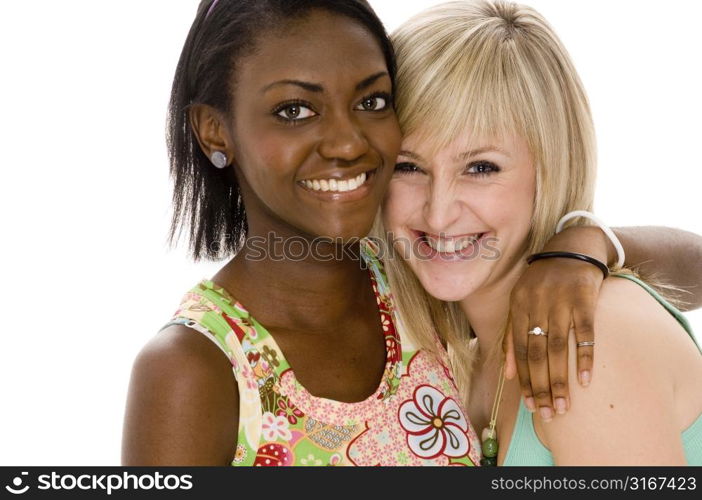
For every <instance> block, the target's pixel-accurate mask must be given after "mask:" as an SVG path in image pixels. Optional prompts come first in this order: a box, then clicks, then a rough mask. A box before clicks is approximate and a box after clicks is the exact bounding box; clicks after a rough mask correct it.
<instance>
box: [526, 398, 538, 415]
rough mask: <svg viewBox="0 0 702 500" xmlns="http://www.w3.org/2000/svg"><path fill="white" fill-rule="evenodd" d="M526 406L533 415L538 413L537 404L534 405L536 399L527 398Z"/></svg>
mask: <svg viewBox="0 0 702 500" xmlns="http://www.w3.org/2000/svg"><path fill="white" fill-rule="evenodd" d="M524 406H526V407H527V410H529V411H530V412H531V413H534V412H535V411H536V404H534V398H525V399H524Z"/></svg>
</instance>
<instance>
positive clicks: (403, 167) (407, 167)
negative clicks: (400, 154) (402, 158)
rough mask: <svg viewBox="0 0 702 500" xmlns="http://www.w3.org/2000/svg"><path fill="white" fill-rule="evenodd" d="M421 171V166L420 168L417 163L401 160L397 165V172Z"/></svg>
mask: <svg viewBox="0 0 702 500" xmlns="http://www.w3.org/2000/svg"><path fill="white" fill-rule="evenodd" d="M421 172H422V169H421V168H419V167H418V166H417V165H416V164H414V163H411V162H408V161H406V162H400V163H398V164H396V165H395V173H396V174H419V173H421Z"/></svg>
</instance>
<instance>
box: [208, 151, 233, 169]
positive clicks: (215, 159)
mask: <svg viewBox="0 0 702 500" xmlns="http://www.w3.org/2000/svg"><path fill="white" fill-rule="evenodd" d="M210 161H211V162H212V165H214V166H215V167H217V168H225V167H226V166H227V163H229V160H227V155H225V154H224V153H222V152H221V151H215V152H214V153H212V156H211V157H210Z"/></svg>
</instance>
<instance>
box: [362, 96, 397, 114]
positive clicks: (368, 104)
mask: <svg viewBox="0 0 702 500" xmlns="http://www.w3.org/2000/svg"><path fill="white" fill-rule="evenodd" d="M388 100H389V99H388V98H387V97H385V96H381V95H372V96H369V97H366V98H364V99H363V100H362V101H361V103H360V104H359V105H358V106H356V109H357V110H360V111H383V110H384V109H386V108H387V107H388Z"/></svg>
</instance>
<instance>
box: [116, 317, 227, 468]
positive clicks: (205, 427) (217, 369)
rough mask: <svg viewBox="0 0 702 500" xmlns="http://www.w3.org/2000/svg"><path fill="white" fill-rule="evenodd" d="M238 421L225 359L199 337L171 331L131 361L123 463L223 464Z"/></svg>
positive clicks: (173, 328) (178, 329) (185, 331)
mask: <svg viewBox="0 0 702 500" xmlns="http://www.w3.org/2000/svg"><path fill="white" fill-rule="evenodd" d="M238 421H239V391H238V388H237V384H236V380H235V378H234V375H233V373H232V365H231V363H230V362H229V360H228V359H227V357H226V356H224V355H223V353H222V351H221V350H219V349H217V346H216V345H214V344H213V342H211V341H210V340H209V339H206V338H205V337H204V335H203V334H202V333H200V332H197V331H195V330H192V329H190V328H188V327H185V326H180V325H175V326H170V327H168V328H166V329H164V330H162V331H161V332H159V333H158V334H157V335H156V336H155V337H154V338H153V339H152V340H151V341H150V342H149V343H148V344H147V345H146V346H145V347H144V348H143V349H142V350H141V352H140V353H139V355H138V356H137V358H136V360H135V362H134V366H133V368H132V375H131V380H130V383H129V394H128V397H127V408H126V412H125V418H124V429H123V434H122V465H125V466H158V465H164V466H171V465H229V464H230V463H231V461H232V459H233V458H234V452H235V449H236V444H237V427H238Z"/></svg>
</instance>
